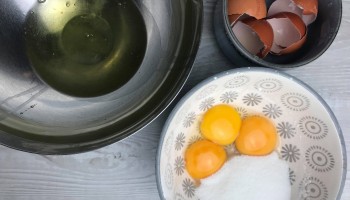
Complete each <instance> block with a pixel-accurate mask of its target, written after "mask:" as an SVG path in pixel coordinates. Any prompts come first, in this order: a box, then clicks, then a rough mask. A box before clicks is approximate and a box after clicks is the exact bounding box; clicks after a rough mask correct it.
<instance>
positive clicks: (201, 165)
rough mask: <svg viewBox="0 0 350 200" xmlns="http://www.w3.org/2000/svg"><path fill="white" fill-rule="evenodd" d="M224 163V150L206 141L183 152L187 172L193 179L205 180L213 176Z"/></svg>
mask: <svg viewBox="0 0 350 200" xmlns="http://www.w3.org/2000/svg"><path fill="white" fill-rule="evenodd" d="M225 161H226V152H225V150H224V148H223V147H222V146H220V145H217V144H215V143H213V142H210V141H208V140H201V141H198V142H195V143H193V144H192V145H191V146H189V147H188V148H187V150H186V152H185V162H186V169H187V172H188V173H189V174H190V175H191V176H192V178H195V179H202V178H206V177H208V176H210V175H212V174H214V173H215V172H217V171H218V170H219V169H220V168H221V167H222V166H223V164H224V163H225Z"/></svg>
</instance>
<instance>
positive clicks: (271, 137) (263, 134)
mask: <svg viewBox="0 0 350 200" xmlns="http://www.w3.org/2000/svg"><path fill="white" fill-rule="evenodd" d="M276 145H277V131H276V128H275V126H274V125H273V124H272V122H271V121H270V120H268V119H266V118H264V117H259V116H252V117H248V118H246V119H244V120H243V121H242V126H241V130H240V133H239V136H238V137H237V139H236V148H237V150H238V151H239V152H240V153H242V154H246V155H251V156H262V155H267V154H270V153H271V152H272V151H274V150H275V148H276Z"/></svg>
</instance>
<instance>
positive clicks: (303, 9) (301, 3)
mask: <svg viewBox="0 0 350 200" xmlns="http://www.w3.org/2000/svg"><path fill="white" fill-rule="evenodd" d="M281 12H291V13H294V14H296V15H298V16H299V17H301V18H302V20H303V21H304V23H305V24H306V25H309V24H311V23H312V22H314V21H315V20H316V18H317V13H318V0H276V1H275V2H273V3H272V4H271V6H270V8H269V10H268V13H267V16H268V17H271V16H273V15H276V14H278V13H281Z"/></svg>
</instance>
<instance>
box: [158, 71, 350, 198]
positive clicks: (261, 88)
mask: <svg viewBox="0 0 350 200" xmlns="http://www.w3.org/2000/svg"><path fill="white" fill-rule="evenodd" d="M217 104H229V105H232V106H234V107H235V108H236V109H237V110H238V112H239V113H240V115H241V117H242V118H245V117H247V116H250V115H262V116H265V117H268V118H270V119H271V120H272V121H273V122H274V124H275V126H276V128H277V131H278V134H279V137H280V143H279V145H278V148H277V152H278V153H279V155H280V158H281V159H283V160H285V161H286V162H287V163H288V164H289V168H290V169H289V178H290V184H291V186H292V197H291V199H315V200H316V199H317V200H327V199H339V198H340V195H341V193H342V189H343V186H344V181H345V176H346V174H345V173H346V155H345V154H346V151H345V145H344V140H343V136H342V133H341V130H340V127H339V125H338V123H337V120H336V118H335V117H334V115H333V113H332V111H331V110H330V108H329V107H328V106H327V104H326V103H325V102H324V101H323V100H322V98H321V97H320V96H319V95H318V94H317V93H316V92H315V91H314V90H312V89H311V88H310V87H308V86H307V85H306V84H304V83H303V82H301V81H300V80H297V79H296V78H294V77H291V76H289V75H287V74H285V73H282V72H279V71H275V70H271V69H264V68H243V69H235V70H231V71H228V72H224V73H221V74H219V75H217V76H215V77H212V78H209V79H208V80H206V81H204V82H202V83H201V84H199V85H198V86H197V87H195V88H194V89H192V90H191V91H190V92H189V93H188V94H187V95H186V96H185V97H184V98H183V99H182V100H181V101H180V102H179V103H178V105H177V106H176V108H175V109H174V110H173V112H172V113H171V115H170V117H169V119H168V121H167V123H166V125H165V127H164V129H163V132H162V136H161V142H160V144H159V149H158V158H157V182H158V189H159V192H160V196H161V197H162V198H163V199H169V200H170V199H176V200H178V199H198V198H197V195H196V186H195V183H194V180H193V179H192V178H191V177H190V176H189V174H188V173H187V172H186V169H185V160H184V152H185V150H186V148H187V147H188V146H189V145H190V144H192V143H193V142H195V141H197V140H200V139H201V138H202V136H201V134H200V131H199V124H200V121H201V118H202V116H203V114H204V113H205V112H206V111H207V110H208V109H209V108H211V107H212V106H214V105H217ZM226 150H227V151H228V153H232V151H235V150H234V147H233V146H232V145H231V146H226Z"/></svg>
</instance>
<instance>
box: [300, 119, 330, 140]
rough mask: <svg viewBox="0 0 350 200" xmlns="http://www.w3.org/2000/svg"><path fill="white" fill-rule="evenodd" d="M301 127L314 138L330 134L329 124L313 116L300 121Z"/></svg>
mask: <svg viewBox="0 0 350 200" xmlns="http://www.w3.org/2000/svg"><path fill="white" fill-rule="evenodd" d="M299 129H300V130H301V132H302V133H304V135H306V136H307V137H309V138H311V139H314V140H320V139H323V138H325V137H326V136H327V134H328V127H327V125H326V124H325V123H324V122H323V121H322V120H320V119H318V118H316V117H312V116H306V117H303V118H302V119H301V120H300V121H299Z"/></svg>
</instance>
